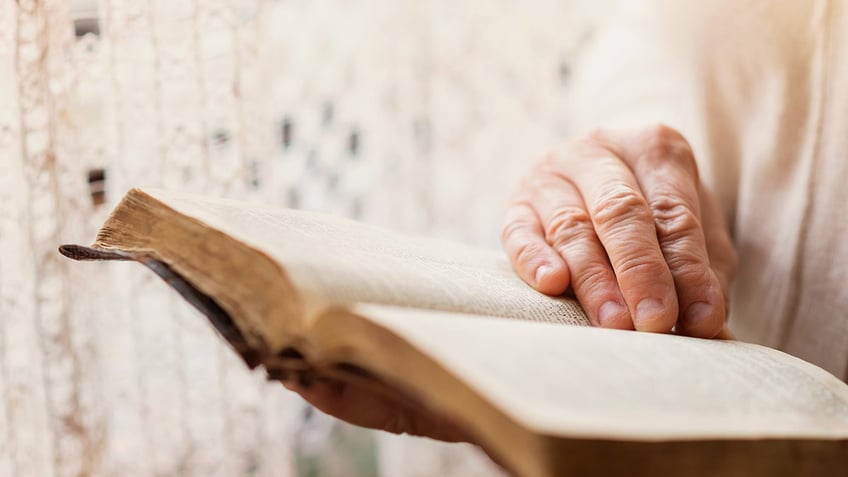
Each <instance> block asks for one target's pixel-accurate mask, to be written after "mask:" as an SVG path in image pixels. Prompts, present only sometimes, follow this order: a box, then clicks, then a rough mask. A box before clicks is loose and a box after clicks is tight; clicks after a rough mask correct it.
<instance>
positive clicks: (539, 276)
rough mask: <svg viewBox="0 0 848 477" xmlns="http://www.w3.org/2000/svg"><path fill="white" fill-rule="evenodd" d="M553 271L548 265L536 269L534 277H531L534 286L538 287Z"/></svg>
mask: <svg viewBox="0 0 848 477" xmlns="http://www.w3.org/2000/svg"><path fill="white" fill-rule="evenodd" d="M553 271H554V268H553V267H551V266H550V265H542V266H540V267H539V268H537V269H536V276H535V277H533V280H534V285H539V283H540V282H541V281H542V280H544V279H545V277H547V276H548V275H550V274H551V272H553Z"/></svg>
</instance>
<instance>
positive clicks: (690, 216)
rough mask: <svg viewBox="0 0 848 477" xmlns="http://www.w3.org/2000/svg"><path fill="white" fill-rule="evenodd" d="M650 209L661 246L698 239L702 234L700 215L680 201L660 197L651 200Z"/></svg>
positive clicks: (663, 195)
mask: <svg viewBox="0 0 848 477" xmlns="http://www.w3.org/2000/svg"><path fill="white" fill-rule="evenodd" d="M650 207H651V213H652V214H653V216H654V223H655V224H656V227H657V236H658V237H659V240H660V243H661V244H662V243H664V242H677V241H680V240H684V239H686V238H692V237H696V236H698V235H699V234H700V233H701V219H700V218H699V217H698V214H697V213H695V211H694V210H692V208H691V207H689V206H688V205H686V203H684V202H683V201H681V200H680V199H677V198H675V197H671V196H669V195H666V194H662V195H658V196H657V197H654V198H652V199H651V202H650Z"/></svg>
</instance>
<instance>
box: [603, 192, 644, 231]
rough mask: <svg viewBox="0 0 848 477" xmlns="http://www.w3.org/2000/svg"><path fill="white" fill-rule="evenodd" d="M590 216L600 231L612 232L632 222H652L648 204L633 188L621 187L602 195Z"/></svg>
mask: <svg viewBox="0 0 848 477" xmlns="http://www.w3.org/2000/svg"><path fill="white" fill-rule="evenodd" d="M590 214H591V216H592V220H593V221H594V224H595V227H596V228H598V230H599V231H601V230H603V231H605V232H608V231H611V230H613V229H615V228H618V227H619V226H621V225H623V224H626V223H628V222H631V221H642V222H652V221H653V218H652V216H651V212H650V209H649V208H648V203H647V201H646V200H645V198H644V197H642V194H640V193H639V192H637V191H636V190H634V189H633V188H632V187H629V186H626V185H620V186H616V187H613V188H611V190H610V191H605V192H603V193H601V195H600V197H599V198H598V200H597V201H595V203H594V204H592V207H591V211H590Z"/></svg>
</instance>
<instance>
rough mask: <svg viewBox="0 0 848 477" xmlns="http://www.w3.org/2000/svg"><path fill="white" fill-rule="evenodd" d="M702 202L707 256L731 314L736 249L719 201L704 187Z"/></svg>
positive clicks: (700, 196) (701, 193)
mask: <svg viewBox="0 0 848 477" xmlns="http://www.w3.org/2000/svg"><path fill="white" fill-rule="evenodd" d="M698 194H699V198H700V201H701V217H702V222H703V224H704V239H705V240H706V243H707V254H708V255H709V257H710V266H711V267H712V269H713V272H714V273H715V274H716V277H718V281H719V283H721V289H722V294H723V295H724V303H725V308H726V309H727V310H728V313H729V312H730V305H729V303H730V285H731V283H732V282H733V277H734V275H735V274H736V265H737V261H738V259H737V257H736V249H735V248H734V246H733V240H732V239H731V236H730V230H729V229H728V227H727V222H726V221H725V219H724V214H723V213H722V211H721V207H720V206H719V203H718V200H716V198H715V197H714V196H713V195H711V194H709V193H708V192H707V190H706V189H705V188H704V187H700V188H699V190H698Z"/></svg>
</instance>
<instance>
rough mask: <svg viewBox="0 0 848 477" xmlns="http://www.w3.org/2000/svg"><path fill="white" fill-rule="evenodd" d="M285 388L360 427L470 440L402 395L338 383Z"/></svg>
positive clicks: (294, 384)
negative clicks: (376, 391)
mask: <svg viewBox="0 0 848 477" xmlns="http://www.w3.org/2000/svg"><path fill="white" fill-rule="evenodd" d="M283 385H284V386H285V387H286V388H287V389H289V390H291V391H294V392H296V393H298V394H300V395H301V397H303V398H304V399H305V400H306V401H308V402H309V403H310V404H312V405H313V406H315V408H317V409H318V410H320V411H321V412H324V413H326V414H329V415H331V416H333V417H336V418H339V419H342V420H344V421H347V422H349V423H351V424H354V425H357V426H362V427H368V428H371V429H380V430H384V431H388V432H392V433H395V434H401V433H406V434H412V435H417V436H425V437H430V438H433V439H438V440H442V441H447V442H469V441H470V439H469V436H468V435H467V434H466V433H465V432H463V431H462V430H461V429H460V428H459V427H457V426H456V425H454V424H453V423H452V422H450V421H448V420H446V419H443V418H441V417H439V416H437V415H436V414H433V413H430V412H429V411H427V410H426V409H424V408H423V407H422V406H420V405H417V404H415V403H413V402H411V401H408V400H405V399H403V398H401V397H400V396H399V395H392V394H390V393H388V392H384V393H375V392H373V391H372V390H370V389H368V388H367V387H363V386H360V385H356V384H353V383H346V382H342V381H337V380H323V381H315V382H313V383H310V384H309V385H303V384H300V383H297V382H295V381H284V382H283Z"/></svg>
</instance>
